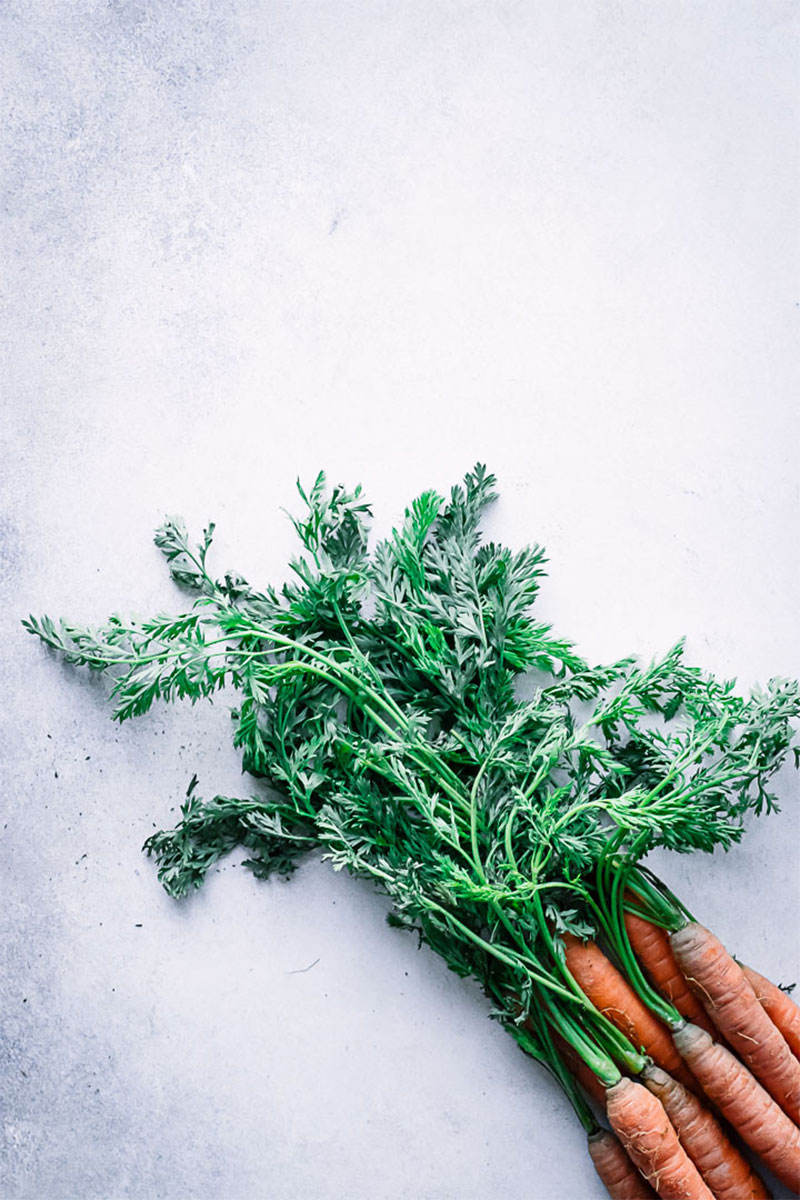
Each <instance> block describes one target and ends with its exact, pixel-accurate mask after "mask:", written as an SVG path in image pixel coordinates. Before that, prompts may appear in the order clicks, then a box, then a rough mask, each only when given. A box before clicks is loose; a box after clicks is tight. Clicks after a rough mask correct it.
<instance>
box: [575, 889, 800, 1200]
mask: <svg viewBox="0 0 800 1200" xmlns="http://www.w3.org/2000/svg"><path fill="white" fill-rule="evenodd" d="M632 874H633V875H634V877H635V878H634V881H633V882H632V883H631V885H629V888H628V889H627V890H626V893H625V896H624V899H623V901H622V905H621V909H620V916H621V921H620V922H619V923H617V924H616V925H615V926H613V927H612V926H606V933H607V934H608V939H607V940H608V942H609V948H610V949H612V950H613V952H614V956H615V958H616V959H617V961H619V962H620V963H623V962H624V963H626V964H628V969H629V978H626V975H625V974H623V972H622V971H621V970H619V969H618V968H617V967H616V966H615V965H614V963H613V962H612V961H611V959H610V958H609V957H608V956H607V955H606V954H605V953H604V952H603V950H602V949H601V948H600V947H599V946H598V945H597V942H596V941H594V940H585V941H582V940H581V939H579V938H577V937H574V936H573V935H570V934H566V935H565V936H564V938H563V947H564V960H563V961H564V963H565V965H566V968H567V970H568V971H569V972H570V973H571V975H572V977H573V978H574V979H575V981H576V982H577V983H578V984H579V986H580V987H581V988H582V990H583V991H584V993H585V994H586V996H587V997H588V998H589V999H590V1000H591V1001H592V1003H593V1004H594V1005H595V1006H596V1008H597V1009H598V1011H600V1012H602V1013H604V1014H605V1015H606V1016H608V1017H609V1019H610V1020H611V1021H612V1022H613V1023H614V1025H615V1026H616V1027H617V1028H618V1029H620V1030H621V1031H623V1032H624V1033H625V1034H626V1036H627V1037H628V1038H629V1039H630V1041H631V1043H632V1044H634V1045H636V1046H638V1047H640V1048H641V1050H642V1053H643V1054H644V1055H645V1056H646V1059H647V1061H646V1063H645V1064H644V1065H643V1067H642V1069H641V1070H639V1071H638V1072H634V1071H631V1072H629V1073H628V1074H621V1073H620V1074H619V1075H618V1077H617V1078H613V1077H609V1076H608V1075H605V1076H603V1075H602V1074H601V1073H599V1072H598V1073H597V1074H596V1073H595V1072H593V1071H592V1070H590V1069H589V1068H588V1067H587V1065H586V1063H585V1062H584V1061H583V1060H582V1059H580V1058H579V1057H578V1056H577V1055H576V1054H575V1052H574V1051H573V1050H572V1049H571V1048H570V1047H569V1045H568V1044H567V1043H566V1042H565V1041H563V1040H560V1039H559V1040H560V1050H561V1053H562V1055H563V1058H564V1061H565V1063H566V1064H567V1066H568V1068H569V1069H570V1071H571V1072H572V1073H573V1075H574V1077H575V1078H576V1079H577V1080H578V1082H579V1083H580V1085H581V1087H582V1089H583V1091H584V1092H585V1093H586V1095H588V1096H589V1097H591V1099H592V1101H593V1102H594V1107H595V1109H596V1110H597V1111H599V1112H600V1113H602V1114H605V1116H606V1118H607V1121H608V1124H609V1125H610V1127H611V1130H610V1131H609V1130H608V1129H604V1128H601V1127H600V1126H599V1125H598V1124H597V1123H596V1122H595V1121H594V1120H593V1115H594V1114H593V1113H591V1112H587V1110H586V1109H584V1108H582V1107H581V1106H580V1105H578V1106H577V1108H578V1114H579V1116H580V1117H581V1119H582V1120H583V1121H584V1124H585V1127H586V1129H587V1133H588V1143H589V1153H590V1155H591V1157H592V1161H593V1162H594V1165H595V1168H596V1170H597V1173H598V1175H599V1176H600V1178H601V1179H602V1180H603V1183H604V1184H605V1186H606V1189H607V1191H608V1193H609V1196H611V1197H612V1200H638V1198H640V1197H653V1196H655V1195H658V1196H661V1197H662V1198H663V1200H710V1198H711V1197H716V1200H757V1198H763V1197H768V1195H769V1193H768V1191H767V1189H766V1187H765V1185H764V1183H763V1181H762V1179H761V1178H760V1177H759V1175H758V1173H757V1172H756V1170H755V1169H754V1168H753V1167H752V1166H751V1165H750V1163H749V1161H748V1160H747V1159H746V1158H745V1157H744V1155H743V1154H742V1152H741V1149H740V1146H739V1145H737V1142H738V1143H740V1144H741V1143H744V1145H745V1146H747V1147H748V1148H749V1149H750V1150H751V1151H752V1153H753V1155H754V1156H757V1158H759V1159H760V1160H761V1161H762V1162H763V1164H764V1165H765V1166H766V1167H767V1168H768V1169H769V1170H770V1171H771V1172H772V1173H773V1175H775V1176H776V1177H777V1179H779V1180H780V1181H781V1182H783V1183H784V1184H786V1186H787V1187H789V1188H791V1189H793V1190H798V1189H800V1127H799V1126H800V1009H799V1008H798V1007H797V1005H795V1004H794V1003H793V1001H792V1000H791V998H790V996H788V995H787V994H786V992H785V991H782V990H781V989H780V988H779V987H776V986H775V985H774V984H773V983H771V982H770V981H769V980H767V979H765V978H764V977H763V976H762V975H760V974H759V973H758V972H756V971H754V970H752V969H751V968H750V967H747V966H745V965H743V964H739V963H738V962H737V961H736V960H735V959H734V958H733V957H731V955H730V954H729V953H728V952H727V951H726V949H725V947H724V946H723V945H722V944H721V942H720V941H719V939H718V938H717V937H716V936H715V935H714V934H713V933H711V932H710V931H709V930H708V929H706V928H705V927H704V926H702V925H701V924H699V923H698V922H697V921H694V920H691V919H689V917H690V914H688V913H687V912H686V911H685V910H684V909H683V907H682V906H681V905H680V904H679V903H678V902H677V901H676V899H675V897H674V896H672V895H671V894H670V893H669V892H668V891H667V889H666V888H665V887H664V885H663V884H661V883H660V881H658V880H656V879H655V877H654V876H652V875H651V874H650V873H649V872H645V871H644V870H642V869H640V870H638V871H634V872H632ZM629 979H633V980H635V982H636V984H637V986H636V987H634V986H632V983H631V982H630V981H629ZM612 1131H613V1132H612Z"/></svg>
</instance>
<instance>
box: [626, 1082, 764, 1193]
mask: <svg viewBox="0 0 800 1200" xmlns="http://www.w3.org/2000/svg"><path fill="white" fill-rule="evenodd" d="M641 1079H642V1082H643V1083H644V1085H645V1087H646V1088H647V1089H648V1090H649V1091H651V1092H652V1093H653V1095H654V1096H657V1097H658V1099H659V1100H660V1101H661V1103H662V1104H663V1105H664V1111H665V1112H666V1114H667V1116H668V1117H669V1119H670V1121H671V1122H672V1126H673V1128H674V1130H675V1132H676V1133H677V1135H678V1140H679V1141H680V1143H681V1145H682V1146H683V1148H684V1150H685V1151H686V1153H687V1154H688V1155H689V1157H690V1158H691V1160H692V1162H693V1163H694V1165H695V1166H696V1167H697V1169H698V1171H699V1172H700V1174H701V1175H702V1177H703V1179H704V1180H705V1182H706V1184H707V1185H708V1187H709V1188H710V1189H711V1191H712V1192H713V1193H714V1195H715V1196H716V1198H717V1200H769V1193H768V1192H767V1189H766V1187H765V1186H764V1184H763V1182H762V1181H761V1179H759V1177H758V1175H756V1173H755V1172H754V1171H753V1170H752V1168H751V1167H750V1164H749V1163H748V1162H747V1160H746V1159H745V1158H744V1156H743V1155H742V1154H740V1153H739V1151H738V1150H737V1149H736V1147H735V1146H734V1145H733V1144H732V1143H731V1142H730V1141H729V1139H728V1138H727V1137H726V1136H725V1134H724V1133H723V1131H722V1127H721V1126H720V1124H719V1122H718V1121H717V1120H716V1118H715V1117H714V1116H712V1114H711V1113H710V1112H709V1110H708V1109H707V1108H705V1107H704V1106H703V1105H702V1104H701V1103H700V1101H699V1100H698V1099H697V1097H696V1096H693V1095H692V1093H691V1092H689V1091H687V1089H686V1088H685V1087H684V1086H683V1084H681V1083H679V1082H678V1081H677V1080H676V1079H672V1078H671V1077H670V1076H669V1075H667V1073H666V1071H662V1070H661V1068H660V1067H646V1068H645V1069H644V1071H643V1072H642V1074H641Z"/></svg>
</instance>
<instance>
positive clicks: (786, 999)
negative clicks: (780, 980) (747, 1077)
mask: <svg viewBox="0 0 800 1200" xmlns="http://www.w3.org/2000/svg"><path fill="white" fill-rule="evenodd" d="M740 965H741V968H742V970H743V971H744V975H745V978H746V979H747V982H748V983H749V984H750V986H751V988H752V989H753V991H754V992H755V994H756V1000H758V1002H759V1004H760V1005H761V1007H762V1008H763V1009H764V1012H765V1013H766V1014H767V1016H768V1017H769V1019H770V1020H771V1021H772V1023H773V1025H776V1026H777V1027H778V1029H779V1030H780V1031H781V1033H782V1034H783V1036H784V1038H785V1040H786V1044H787V1046H788V1047H789V1049H790V1050H791V1052H792V1054H794V1056H795V1058H800V1008H798V1007H797V1005H796V1004H795V1002H794V1000H792V998H791V996H787V994H786V992H782V991H781V989H780V988H779V987H776V986H775V984H774V983H771V982H770V980H769V979H765V978H764V976H763V975H759V973H758V971H754V970H753V968H752V967H746V966H745V965H744V963H741V964H740Z"/></svg>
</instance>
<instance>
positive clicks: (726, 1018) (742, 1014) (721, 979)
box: [659, 921, 800, 1125]
mask: <svg viewBox="0 0 800 1200" xmlns="http://www.w3.org/2000/svg"><path fill="white" fill-rule="evenodd" d="M670 942H671V944H672V949H673V951H674V953H675V957H676V958H677V960H678V963H679V965H680V967H681V970H682V971H683V973H684V975H685V976H686V979H687V981H689V982H690V983H692V982H693V983H694V984H695V986H696V987H697V988H698V989H699V992H700V995H701V997H702V999H703V1004H704V1006H705V1009H706V1012H707V1013H708V1015H709V1016H710V1017H711V1020H712V1021H713V1022H714V1024H715V1025H716V1027H717V1029H718V1030H719V1031H720V1033H721V1034H722V1035H723V1036H724V1037H725V1039H726V1041H727V1042H729V1043H730V1046H731V1049H732V1050H735V1051H736V1053H737V1054H738V1055H739V1057H740V1058H741V1059H742V1060H743V1061H744V1062H745V1063H746V1064H747V1066H748V1067H749V1068H750V1070H751V1071H752V1072H753V1074H754V1075H755V1076H756V1078H757V1079H759V1080H760V1081H761V1083H762V1084H763V1085H764V1087H765V1088H766V1089H767V1091H768V1092H769V1094H770V1095H771V1096H772V1097H773V1098H774V1099H775V1100H777V1101H778V1103H779V1104H780V1106H781V1108H782V1109H783V1110H784V1112H785V1113H787V1115H788V1116H790V1117H791V1118H792V1120H793V1121H794V1123H795V1124H796V1125H800V1062H798V1061H797V1059H796V1058H795V1057H794V1055H793V1054H792V1052H791V1050H790V1049H789V1047H788V1046H787V1044H786V1042H785V1040H784V1038H783V1035H782V1034H781V1032H780V1031H779V1030H778V1029H777V1028H776V1026H775V1025H773V1023H772V1021H771V1020H770V1018H769V1017H768V1016H767V1014H766V1013H765V1011H764V1009H763V1008H762V1007H761V1005H760V1004H759V1002H758V1000H757V999H756V994H755V992H754V991H753V989H752V987H751V985H750V984H749V983H748V981H747V979H746V978H745V976H744V974H743V972H742V968H741V967H740V966H739V964H738V963H737V962H735V961H734V959H732V958H731V956H730V954H728V952H727V950H726V949H725V947H724V946H723V945H722V943H721V942H720V940H719V938H717V937H715V936H714V934H713V933H709V931H708V930H707V929H705V928H704V927H703V926H702V925H698V924H697V923H696V922H695V921H691V922H690V923H689V924H688V925H684V927H683V929H679V930H678V931H677V933H673V934H671V935H670ZM659 1065H660V1064H659Z"/></svg>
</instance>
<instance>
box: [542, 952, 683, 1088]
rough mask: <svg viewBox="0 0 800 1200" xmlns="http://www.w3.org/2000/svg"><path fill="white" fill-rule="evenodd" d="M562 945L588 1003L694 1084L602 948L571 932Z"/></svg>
mask: <svg viewBox="0 0 800 1200" xmlns="http://www.w3.org/2000/svg"><path fill="white" fill-rule="evenodd" d="M564 945H565V947H566V963H567V966H568V967H569V970H570V972H571V974H572V975H573V977H574V979H575V981H576V982H577V983H578V984H579V985H580V987H581V988H582V989H583V991H584V992H585V993H586V995H587V996H588V997H589V999H590V1000H591V1002H592V1004H594V1006H595V1007H596V1008H598V1009H599V1010H600V1012H603V1013H605V1014H606V1016H607V1017H608V1018H609V1020H610V1021H613V1022H614V1024H615V1025H616V1027H617V1029H621V1030H622V1032H623V1033H624V1034H625V1036H626V1037H627V1038H628V1039H629V1040H630V1041H631V1042H633V1044H634V1046H635V1047H636V1049H637V1050H638V1049H639V1048H643V1049H644V1052H645V1054H649V1055H650V1057H651V1058H652V1059H653V1061H654V1062H656V1063H658V1065H659V1066H660V1067H663V1068H664V1070H665V1071H669V1073H670V1075H673V1076H674V1077H675V1078H676V1079H680V1080H681V1082H682V1083H683V1084H685V1086H686V1087H688V1088H691V1087H692V1086H694V1085H693V1081H692V1078H691V1075H689V1073H688V1071H687V1070H686V1068H685V1067H684V1065H683V1063H682V1062H681V1058H680V1055H679V1054H678V1053H677V1051H676V1050H675V1047H674V1046H673V1044H672V1040H671V1038H670V1036H669V1034H668V1033H667V1031H666V1029H665V1028H664V1026H663V1025H662V1024H661V1022H660V1021H659V1020H658V1018H657V1017H654V1016H653V1014H652V1013H651V1012H650V1010H649V1009H647V1008H645V1006H644V1004H643V1003H642V1001H641V1000H640V999H639V997H638V996H637V995H636V993H635V992H634V990H633V988H632V987H631V986H630V984H629V983H628V982H627V981H626V979H625V978H624V977H623V976H622V975H621V974H620V972H619V971H618V970H617V968H616V967H615V966H614V965H613V963H611V962H609V960H608V959H607V958H606V956H605V954H603V952H602V950H601V949H600V948H599V947H598V946H597V945H596V944H595V943H594V942H591V941H590V942H581V941H580V940H579V939H578V938H576V937H574V936H573V935H572V934H571V933H567V934H564Z"/></svg>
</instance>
